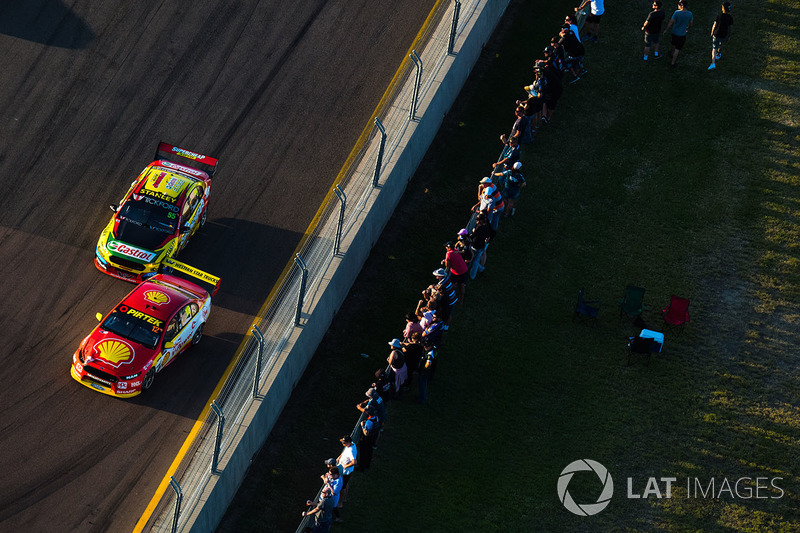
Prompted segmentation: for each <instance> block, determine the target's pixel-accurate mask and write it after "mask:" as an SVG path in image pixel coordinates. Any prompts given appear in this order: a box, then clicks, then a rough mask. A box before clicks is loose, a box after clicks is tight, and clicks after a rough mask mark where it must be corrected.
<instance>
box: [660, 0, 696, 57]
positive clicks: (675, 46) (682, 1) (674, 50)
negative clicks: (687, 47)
mask: <svg viewBox="0 0 800 533" xmlns="http://www.w3.org/2000/svg"><path fill="white" fill-rule="evenodd" d="M692 22H694V15H692V12H691V11H689V9H688V8H687V2H686V0H678V9H677V10H676V11H675V12H674V13H673V14H672V18H670V19H669V23H668V24H667V29H665V30H664V34H666V33H667V32H668V31H669V30H672V39H671V40H670V47H669V56H670V57H671V58H672V63H670V66H671V67H674V66H675V63H676V62H677V61H678V52H679V51H680V50H681V49H682V48H683V45H684V44H686V34H687V33H688V32H689V28H691V27H692Z"/></svg>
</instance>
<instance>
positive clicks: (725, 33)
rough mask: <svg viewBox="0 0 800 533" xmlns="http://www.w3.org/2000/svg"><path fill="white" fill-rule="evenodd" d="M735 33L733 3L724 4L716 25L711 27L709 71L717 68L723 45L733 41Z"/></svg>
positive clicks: (715, 22) (715, 21)
mask: <svg viewBox="0 0 800 533" xmlns="http://www.w3.org/2000/svg"><path fill="white" fill-rule="evenodd" d="M732 33H733V15H731V3H730V2H723V3H722V13H720V14H719V15H717V18H716V20H714V25H713V26H712V27H711V64H710V65H709V66H708V70H714V69H715V68H717V60H718V59H721V58H722V45H723V44H725V43H727V42H728V41H730V40H731V34H732Z"/></svg>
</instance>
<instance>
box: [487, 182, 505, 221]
mask: <svg viewBox="0 0 800 533" xmlns="http://www.w3.org/2000/svg"><path fill="white" fill-rule="evenodd" d="M488 192H489V191H488V190H487V193H488ZM491 195H492V201H493V204H492V218H491V219H490V222H489V224H491V226H492V229H494V230H495V231H497V228H498V226H499V225H500V219H501V218H502V217H503V212H504V211H505V209H506V204H505V202H504V201H503V194H502V193H501V192H500V189H499V188H498V187H494V188H493V189H491Z"/></svg>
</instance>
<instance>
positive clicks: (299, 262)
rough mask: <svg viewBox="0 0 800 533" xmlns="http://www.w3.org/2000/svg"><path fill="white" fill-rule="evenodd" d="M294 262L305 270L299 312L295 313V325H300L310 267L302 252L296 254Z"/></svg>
mask: <svg viewBox="0 0 800 533" xmlns="http://www.w3.org/2000/svg"><path fill="white" fill-rule="evenodd" d="M294 262H295V264H296V265H297V266H299V267H300V269H301V270H302V271H303V278H302V279H301V280H300V293H299V294H298V295H297V313H296V314H295V315H294V325H295V326H299V325H300V314H301V313H302V312H303V297H304V296H305V294H306V282H307V281H308V269H307V268H306V264H305V263H304V262H303V258H302V257H300V254H295V258H294Z"/></svg>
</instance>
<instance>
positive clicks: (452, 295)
mask: <svg viewBox="0 0 800 533" xmlns="http://www.w3.org/2000/svg"><path fill="white" fill-rule="evenodd" d="M462 231H465V230H462ZM433 275H434V276H436V281H437V283H436V286H437V287H438V289H437V290H438V291H439V293H441V294H442V295H443V300H445V301H444V302H443V304H445V305H442V307H441V308H440V312H441V311H444V308H445V306H447V307H449V309H448V310H447V311H445V313H444V314H443V315H442V316H441V317H440V318H441V319H442V320H443V321H444V323H445V328H447V325H449V323H450V315H451V314H452V311H453V306H454V305H456V303H457V302H458V295H457V294H456V287H455V285H454V284H453V281H452V280H451V279H450V277H448V276H447V272H446V271H445V269H443V268H439V269H437V270H434V271H433ZM431 318H432V317H431ZM430 322H431V321H430V320H429V321H428V323H427V324H425V325H424V326H423V327H422V329H423V330H424V329H425V328H427V327H428V326H429V325H430ZM420 325H422V324H420Z"/></svg>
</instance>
